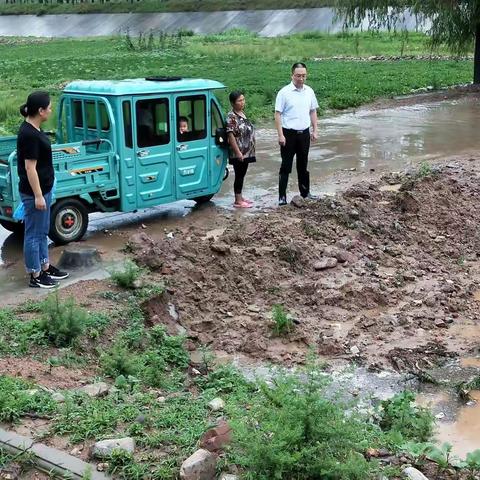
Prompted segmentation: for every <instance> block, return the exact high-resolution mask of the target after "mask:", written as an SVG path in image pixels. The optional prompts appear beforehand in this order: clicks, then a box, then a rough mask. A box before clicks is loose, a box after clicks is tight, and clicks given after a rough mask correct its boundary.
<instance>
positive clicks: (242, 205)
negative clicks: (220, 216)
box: [233, 201, 252, 208]
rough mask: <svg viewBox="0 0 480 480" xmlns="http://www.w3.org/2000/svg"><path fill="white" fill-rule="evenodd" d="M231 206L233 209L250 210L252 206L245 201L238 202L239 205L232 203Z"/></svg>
mask: <svg viewBox="0 0 480 480" xmlns="http://www.w3.org/2000/svg"><path fill="white" fill-rule="evenodd" d="M233 206H234V207H235V208H252V204H251V203H247V202H245V201H243V202H240V203H234V204H233Z"/></svg>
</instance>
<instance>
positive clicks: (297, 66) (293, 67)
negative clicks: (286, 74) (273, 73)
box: [292, 62, 307, 73]
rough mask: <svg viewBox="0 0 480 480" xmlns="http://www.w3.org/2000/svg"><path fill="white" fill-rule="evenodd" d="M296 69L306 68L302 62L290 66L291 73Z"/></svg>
mask: <svg viewBox="0 0 480 480" xmlns="http://www.w3.org/2000/svg"><path fill="white" fill-rule="evenodd" d="M296 68H307V66H306V65H305V64H304V63H303V62H295V63H294V64H293V65H292V73H293V72H294V71H295V69H296Z"/></svg>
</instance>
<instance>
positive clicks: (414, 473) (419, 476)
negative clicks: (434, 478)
mask: <svg viewBox="0 0 480 480" xmlns="http://www.w3.org/2000/svg"><path fill="white" fill-rule="evenodd" d="M403 474H404V475H405V477H406V478H409V479H410V480H428V478H427V477H426V476H425V475H424V474H423V473H422V472H420V471H418V470H417V469H416V468H413V467H407V468H406V469H405V470H404V471H403Z"/></svg>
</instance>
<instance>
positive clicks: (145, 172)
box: [134, 96, 174, 208]
mask: <svg viewBox="0 0 480 480" xmlns="http://www.w3.org/2000/svg"><path fill="white" fill-rule="evenodd" d="M134 112H135V123H134V124H135V125H136V128H135V156H136V178H137V182H136V183H137V207H138V208H146V207H151V206H154V205H159V204H161V203H165V202H169V201H171V200H173V199H174V188H173V185H174V182H173V162H172V144H173V138H172V135H171V128H170V101H169V98H168V96H165V97H160V98H158V97H157V98H137V99H135V108H134Z"/></svg>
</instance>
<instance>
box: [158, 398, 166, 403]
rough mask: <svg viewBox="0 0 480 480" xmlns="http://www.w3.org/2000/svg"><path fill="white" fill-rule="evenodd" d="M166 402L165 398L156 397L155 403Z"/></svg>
mask: <svg viewBox="0 0 480 480" xmlns="http://www.w3.org/2000/svg"><path fill="white" fill-rule="evenodd" d="M166 401H167V398H166V397H157V402H158V403H165V402H166Z"/></svg>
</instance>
